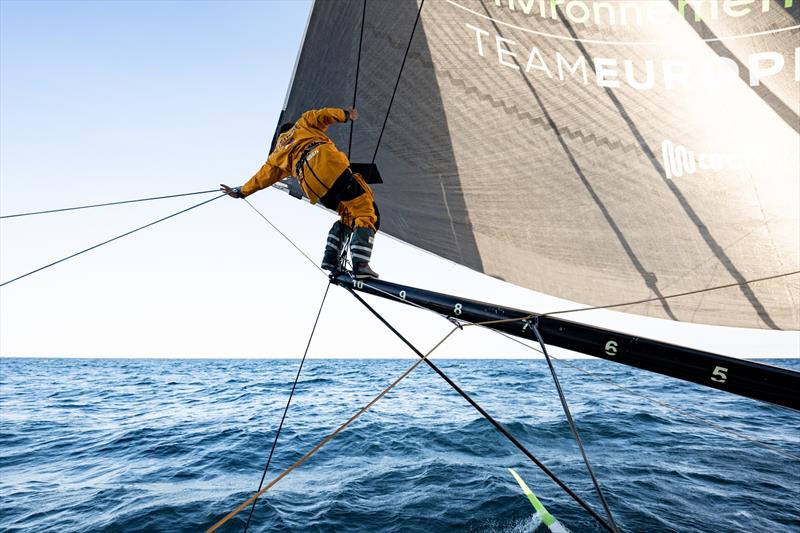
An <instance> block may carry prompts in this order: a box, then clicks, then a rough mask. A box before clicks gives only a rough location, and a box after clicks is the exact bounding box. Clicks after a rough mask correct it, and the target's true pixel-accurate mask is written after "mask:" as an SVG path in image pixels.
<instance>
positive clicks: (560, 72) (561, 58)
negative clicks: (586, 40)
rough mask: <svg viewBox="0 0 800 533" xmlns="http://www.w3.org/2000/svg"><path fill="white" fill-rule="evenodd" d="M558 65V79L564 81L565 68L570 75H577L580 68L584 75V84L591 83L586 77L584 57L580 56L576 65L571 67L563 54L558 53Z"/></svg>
mask: <svg viewBox="0 0 800 533" xmlns="http://www.w3.org/2000/svg"><path fill="white" fill-rule="evenodd" d="M556 64H557V66H558V77H559V78H561V79H562V80H563V79H564V67H567V70H569V73H570V74H575V72H577V70H578V67H580V69H581V72H582V73H583V84H584V85H586V84H588V83H589V78H588V77H587V76H586V59H585V58H584V57H583V56H579V57H578V60H577V61H576V62H575V64H574V65H572V66H570V65H569V63H568V62H567V60H566V59H564V56H562V55H561V52H556Z"/></svg>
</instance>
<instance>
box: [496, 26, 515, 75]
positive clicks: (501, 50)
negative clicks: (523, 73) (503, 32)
mask: <svg viewBox="0 0 800 533" xmlns="http://www.w3.org/2000/svg"><path fill="white" fill-rule="evenodd" d="M494 39H495V43H496V46H497V60H498V61H499V62H500V64H501V65H505V66H507V67H511V68H513V69H515V70H519V65H517V64H516V63H511V62H509V61H506V60H505V59H504V58H503V56H511V57H513V58H516V57H517V54H515V53H514V52H512V51H511V50H509V49H507V48H505V47H504V44H508V45H512V46H513V45H515V44H517V43H515V42H514V41H512V40H511V39H506V38H505V37H500V36H499V35H495V37H494Z"/></svg>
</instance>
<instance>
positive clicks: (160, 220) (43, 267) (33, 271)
mask: <svg viewBox="0 0 800 533" xmlns="http://www.w3.org/2000/svg"><path fill="white" fill-rule="evenodd" d="M223 196H226V195H225V194H221V195H219V196H215V197H214V198H212V199H210V200H205V201H203V202H200V203H199V204H195V205H193V206H191V207H187V208H186V209H181V210H180V211H178V212H177V213H172V214H171V215H168V216H165V217H163V218H159V219H158V220H154V221H153V222H150V223H149V224H145V225H144V226H139V227H138V228H136V229H132V230H130V231H127V232H125V233H123V234H122V235H117V236H116V237H113V238H111V239H108V240H106V241H103V242H101V243H98V244H95V245H94V246H90V247H89V248H86V249H84V250H81V251H80V252H75V253H74V254H72V255H68V256H67V257H64V258H63V259H59V260H58V261H53V262H52V263H49V264H47V265H44V266H42V267H39V268H37V269H35V270H31V271H30V272H28V273H26V274H23V275H21V276H17V277H16V278H14V279H10V280H8V281H4V282H3V283H0V287H4V286H6V285H8V284H9V283H14V282H15V281H17V280H20V279H22V278H25V277H28V276H30V275H31V274H35V273H37V272H41V271H42V270H45V269H47V268H50V267H51V266H55V265H57V264H59V263H63V262H64V261H66V260H68V259H72V258H73V257H77V256H79V255H81V254H84V253H86V252H89V251H91V250H94V249H95V248H100V247H101V246H103V245H105V244H108V243H110V242H114V241H116V240H118V239H121V238H123V237H127V236H128V235H131V234H133V233H136V232H137V231H140V230H143V229H145V228H149V227H150V226H155V225H156V224H158V223H159V222H164V221H165V220H169V219H170V218H173V217H176V216H178V215H180V214H182V213H186V212H187V211H191V210H192V209H196V208H198V207H200V206H201V205H205V204H207V203H209V202H213V201H214V200H218V199H220V198H222V197H223Z"/></svg>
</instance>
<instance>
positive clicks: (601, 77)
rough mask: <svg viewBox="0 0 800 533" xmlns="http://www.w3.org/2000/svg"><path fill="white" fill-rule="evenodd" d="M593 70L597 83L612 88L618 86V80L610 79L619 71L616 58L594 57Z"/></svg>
mask: <svg viewBox="0 0 800 533" xmlns="http://www.w3.org/2000/svg"><path fill="white" fill-rule="evenodd" d="M594 70H595V74H596V76H597V85H599V86H600V87H609V88H612V89H613V88H616V87H619V85H620V84H619V80H614V79H611V78H616V77H617V74H618V72H619V71H618V70H617V60H616V59H611V58H607V57H596V58H594Z"/></svg>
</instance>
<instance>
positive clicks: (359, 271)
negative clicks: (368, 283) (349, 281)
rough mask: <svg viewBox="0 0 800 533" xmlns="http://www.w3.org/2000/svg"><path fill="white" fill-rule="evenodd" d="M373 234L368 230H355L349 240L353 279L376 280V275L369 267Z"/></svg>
mask: <svg viewBox="0 0 800 533" xmlns="http://www.w3.org/2000/svg"><path fill="white" fill-rule="evenodd" d="M374 240H375V232H374V231H372V230H371V229H370V228H356V229H355V231H354V232H353V237H352V238H351V239H350V255H351V256H352V257H353V277H354V278H356V279H364V278H376V279H377V277H378V274H377V273H376V272H375V271H374V270H372V269H371V268H370V267H369V260H370V258H371V257H372V243H373V241H374Z"/></svg>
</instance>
